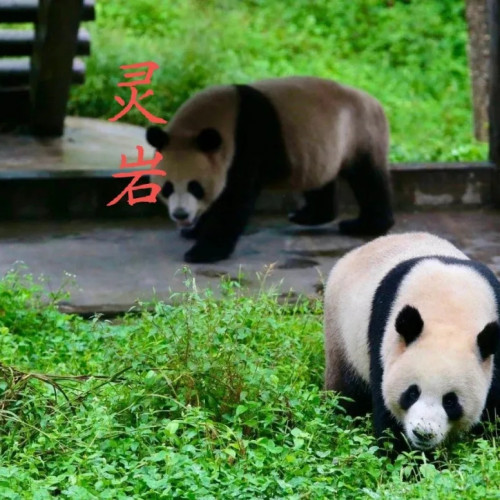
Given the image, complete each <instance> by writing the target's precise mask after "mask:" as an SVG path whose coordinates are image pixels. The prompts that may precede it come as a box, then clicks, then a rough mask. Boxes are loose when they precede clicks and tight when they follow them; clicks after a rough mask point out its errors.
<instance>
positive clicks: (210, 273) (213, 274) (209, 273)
mask: <svg viewBox="0 0 500 500" xmlns="http://www.w3.org/2000/svg"><path fill="white" fill-rule="evenodd" d="M195 274H197V275H199V276H204V277H205V278H214V279H223V280H227V281H232V282H236V283H240V284H241V285H244V286H248V285H250V284H251V283H252V282H251V280H249V279H247V278H245V277H244V276H241V277H237V276H231V274H229V273H228V272H227V271H223V270H221V269H208V268H207V269H196V270H195Z"/></svg>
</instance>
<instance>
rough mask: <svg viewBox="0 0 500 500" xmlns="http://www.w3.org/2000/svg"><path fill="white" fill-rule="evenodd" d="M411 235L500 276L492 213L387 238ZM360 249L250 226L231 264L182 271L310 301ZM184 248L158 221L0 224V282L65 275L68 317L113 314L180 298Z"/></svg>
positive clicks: (438, 220)
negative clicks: (447, 245)
mask: <svg viewBox="0 0 500 500" xmlns="http://www.w3.org/2000/svg"><path fill="white" fill-rule="evenodd" d="M417 230H419V231H420V230H424V231H429V232H432V233H436V234H438V235H441V236H443V237H445V238H447V239H449V240H450V241H452V242H453V243H455V244H456V245H457V246H458V247H459V248H461V249H462V250H464V251H465V253H467V254H468V255H469V256H470V257H472V258H475V259H478V260H480V261H482V262H483V263H485V264H487V265H488V266H490V267H491V269H492V270H493V271H494V272H495V273H496V274H497V276H499V277H500V212H493V211H482V210H475V211H462V212H451V211H448V212H439V213H436V212H432V213H430V212H427V213H399V214H398V215H397V224H396V226H395V227H394V229H393V231H392V232H395V233H401V232H405V231H417ZM364 241H366V240H362V239H357V238H348V237H345V236H340V235H339V234H337V231H336V225H335V224H330V225H326V226H323V227H321V228H315V229H312V228H311V229H309V228H301V227H298V226H293V225H291V224H289V223H288V221H287V219H286V217H282V218H259V219H255V220H254V221H253V223H252V225H251V226H250V227H249V229H248V231H247V234H246V235H245V236H243V237H242V238H241V239H240V242H239V244H238V246H237V249H236V252H235V253H234V254H233V257H232V258H231V259H229V260H226V261H221V262H219V263H215V264H199V265H191V267H190V269H191V273H192V276H193V277H194V278H195V280H196V283H197V285H198V287H199V288H204V287H207V286H208V287H213V288H216V287H217V283H218V282H219V279H220V276H221V275H229V276H231V277H233V278H236V277H238V276H239V275H243V277H244V283H245V284H246V285H248V287H249V291H250V292H252V291H256V290H258V289H259V288H260V287H261V286H262V279H263V278H262V276H263V275H264V274H266V270H267V271H268V272H267V277H266V280H265V286H266V287H268V286H273V285H276V286H279V287H280V290H281V291H282V292H284V293H286V292H288V291H290V290H292V291H293V292H294V293H296V294H304V295H306V296H314V295H316V294H317V293H318V291H319V290H321V286H322V282H323V281H324V279H326V276H327V275H328V272H329V270H330V269H331V267H332V265H333V264H334V262H335V261H336V260H337V259H338V258H339V257H340V256H341V255H343V254H344V253H345V252H347V251H348V250H350V249H352V248H354V247H356V246H358V245H360V244H362V243H364ZM190 245H192V242H190V241H186V240H183V239H181V238H180V236H179V235H178V234H177V231H176V230H175V228H174V226H173V225H172V224H171V223H170V222H169V221H168V220H167V219H166V218H155V219H140V220H129V219H127V220H115V221H100V222H99V221H95V220H93V221H89V222H82V221H80V222H67V223H66V222H63V223H61V222H46V223H39V222H18V223H5V224H2V226H1V227H0V275H3V274H4V273H5V272H7V271H8V270H9V269H11V268H12V267H13V266H14V265H15V263H16V262H19V261H21V262H24V263H25V264H26V266H28V269H29V271H30V272H31V273H32V274H33V275H34V276H40V275H44V276H45V279H46V282H47V283H48V285H49V287H50V288H51V289H57V288H58V287H59V286H60V285H61V283H62V282H64V281H67V277H66V275H65V273H70V274H71V275H74V276H75V280H76V286H70V287H69V290H70V292H71V300H70V302H69V303H68V304H67V306H68V308H69V309H72V310H77V311H83V312H94V311H112V312H114V311H122V310H127V309H128V308H129V307H131V306H132V305H133V304H134V303H135V302H136V300H137V299H139V300H149V299H152V298H153V297H157V298H160V299H164V300H168V299H169V297H170V295H171V293H172V292H175V291H181V290H185V285H184V282H185V279H186V275H185V273H183V272H182V268H183V266H184V263H183V261H182V255H183V253H184V252H185V251H186V250H187V249H188V248H189V247H190ZM269 266H271V269H270V268H269Z"/></svg>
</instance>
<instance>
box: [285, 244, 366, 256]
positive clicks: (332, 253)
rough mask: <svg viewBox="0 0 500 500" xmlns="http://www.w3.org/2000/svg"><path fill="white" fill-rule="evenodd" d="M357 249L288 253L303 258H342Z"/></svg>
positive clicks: (291, 251) (288, 251)
mask: <svg viewBox="0 0 500 500" xmlns="http://www.w3.org/2000/svg"><path fill="white" fill-rule="evenodd" d="M354 248H356V247H355V246H354V247H351V248H323V249H318V250H287V251H286V252H287V253H293V254H294V255H300V256H301V257H342V256H343V255H345V254H346V253H347V252H349V251H350V250H352V249H354Z"/></svg>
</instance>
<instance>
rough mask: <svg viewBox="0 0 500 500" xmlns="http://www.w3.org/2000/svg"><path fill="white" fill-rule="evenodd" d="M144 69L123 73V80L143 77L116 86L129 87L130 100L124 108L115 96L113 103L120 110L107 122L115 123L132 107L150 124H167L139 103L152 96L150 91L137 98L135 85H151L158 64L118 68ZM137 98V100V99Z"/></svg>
mask: <svg viewBox="0 0 500 500" xmlns="http://www.w3.org/2000/svg"><path fill="white" fill-rule="evenodd" d="M143 67H145V68H146V71H138V72H135V73H125V75H124V76H125V78H134V77H141V76H144V78H143V79H142V80H131V81H129V82H121V83H119V84H118V87H130V92H131V95H130V100H129V102H128V104H127V105H126V106H125V101H124V100H123V99H122V98H121V97H120V96H117V95H115V101H116V102H117V103H118V104H120V106H122V108H123V109H122V110H121V111H120V112H119V113H118V114H116V115H115V116H113V118H108V121H110V122H115V121H116V120H119V119H120V118H122V117H123V116H124V115H126V114H127V113H128V112H129V111H130V110H131V109H132V108H133V107H136V108H137V109H138V110H139V111H140V112H141V113H142V114H143V115H144V116H145V117H146V118H147V119H148V120H149V121H150V122H153V123H167V122H166V121H165V120H163V119H162V118H159V117H158V116H155V115H153V114H151V113H150V112H149V111H148V110H146V109H145V108H144V107H143V106H142V105H141V104H140V103H139V101H142V100H143V99H145V98H146V97H149V96H151V95H153V94H154V92H153V91H152V90H151V89H148V90H146V92H144V94H142V95H141V96H139V91H138V90H137V88H136V86H137V85H148V84H150V83H151V77H152V76H153V72H154V71H155V70H157V69H158V67H159V66H158V64H156V63H155V62H153V61H148V62H143V63H137V64H128V65H124V66H120V68H121V69H125V70H127V69H134V68H143ZM138 96H139V98H138Z"/></svg>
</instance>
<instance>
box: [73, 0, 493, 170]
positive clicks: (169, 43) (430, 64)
mask: <svg viewBox="0 0 500 500" xmlns="http://www.w3.org/2000/svg"><path fill="white" fill-rule="evenodd" d="M89 29H90V30H91V32H92V46H93V54H92V57H90V59H89V60H88V72H87V73H88V78H87V83H86V84H85V85H84V86H82V87H79V88H75V89H74V90H73V92H72V99H71V102H70V112H71V113H74V114H82V115H86V116H95V117H101V118H110V117H112V116H114V115H115V114H116V113H117V112H118V111H119V109H120V108H119V106H118V105H117V104H116V103H115V101H114V95H115V94H119V95H122V96H123V98H124V99H127V96H128V91H127V90H126V89H125V90H123V89H120V90H118V88H117V87H116V84H117V83H118V82H119V81H121V78H122V73H121V70H120V69H119V66H120V65H123V64H132V63H135V62H141V61H147V60H152V61H155V62H156V63H158V64H159V65H160V69H159V70H158V71H157V72H156V73H155V74H154V76H153V80H152V86H151V88H152V89H153V90H154V92H155V94H154V96H152V97H150V98H148V99H147V100H146V101H144V105H146V107H147V109H148V110H149V111H151V112H152V113H153V114H155V115H157V116H160V117H163V118H165V119H167V120H168V119H169V118H170V117H171V116H172V115H173V114H174V112H175V110H176V109H177V108H178V107H179V105H180V104H181V103H182V102H184V101H185V100H186V99H187V98H188V97H189V96H190V95H192V94H193V93H194V92H195V91H197V90H200V89H202V88H204V87H206V86H208V85H211V84H217V83H232V82H249V81H252V80H255V79H259V78H266V77H273V76H286V75H293V74H311V75H317V76H322V77H327V78H332V79H337V80H339V81H342V82H344V83H346V84H351V85H354V86H357V87H360V88H363V89H365V90H367V91H368V92H370V93H372V94H373V95H375V96H376V97H378V99H379V100H380V101H381V102H382V103H383V105H384V106H385V108H386V110H387V113H388V116H389V119H390V122H391V128H392V136H393V137H392V150H391V159H392V160H393V161H417V160H419V161H438V160H477V159H484V158H485V157H486V146H485V145H484V144H479V143H477V142H476V141H475V140H474V139H473V136H472V114H471V102H470V83H469V72H468V65H467V56H466V40H467V31H466V23H465V19H464V2H457V1H456V0H427V1H425V2H422V1H421V2H418V1H382V0H360V1H356V2H352V1H347V0H344V1H340V0H338V1H331V0H314V1H311V0H294V1H293V2H282V1H279V0H266V1H264V0H262V1H260V0H244V1H239V2H234V1H232V0H209V1H207V0H182V1H181V0H168V1H166V0H133V1H130V2H118V1H116V0H106V1H105V2H104V1H102V2H98V3H97V21H96V22H95V23H91V24H90V25H89ZM124 120H127V121H130V122H132V123H136V124H139V125H147V120H146V119H145V118H144V117H143V116H142V115H141V114H140V113H139V112H137V111H132V112H130V113H129V114H128V115H127V116H126V117H125V118H124Z"/></svg>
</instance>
